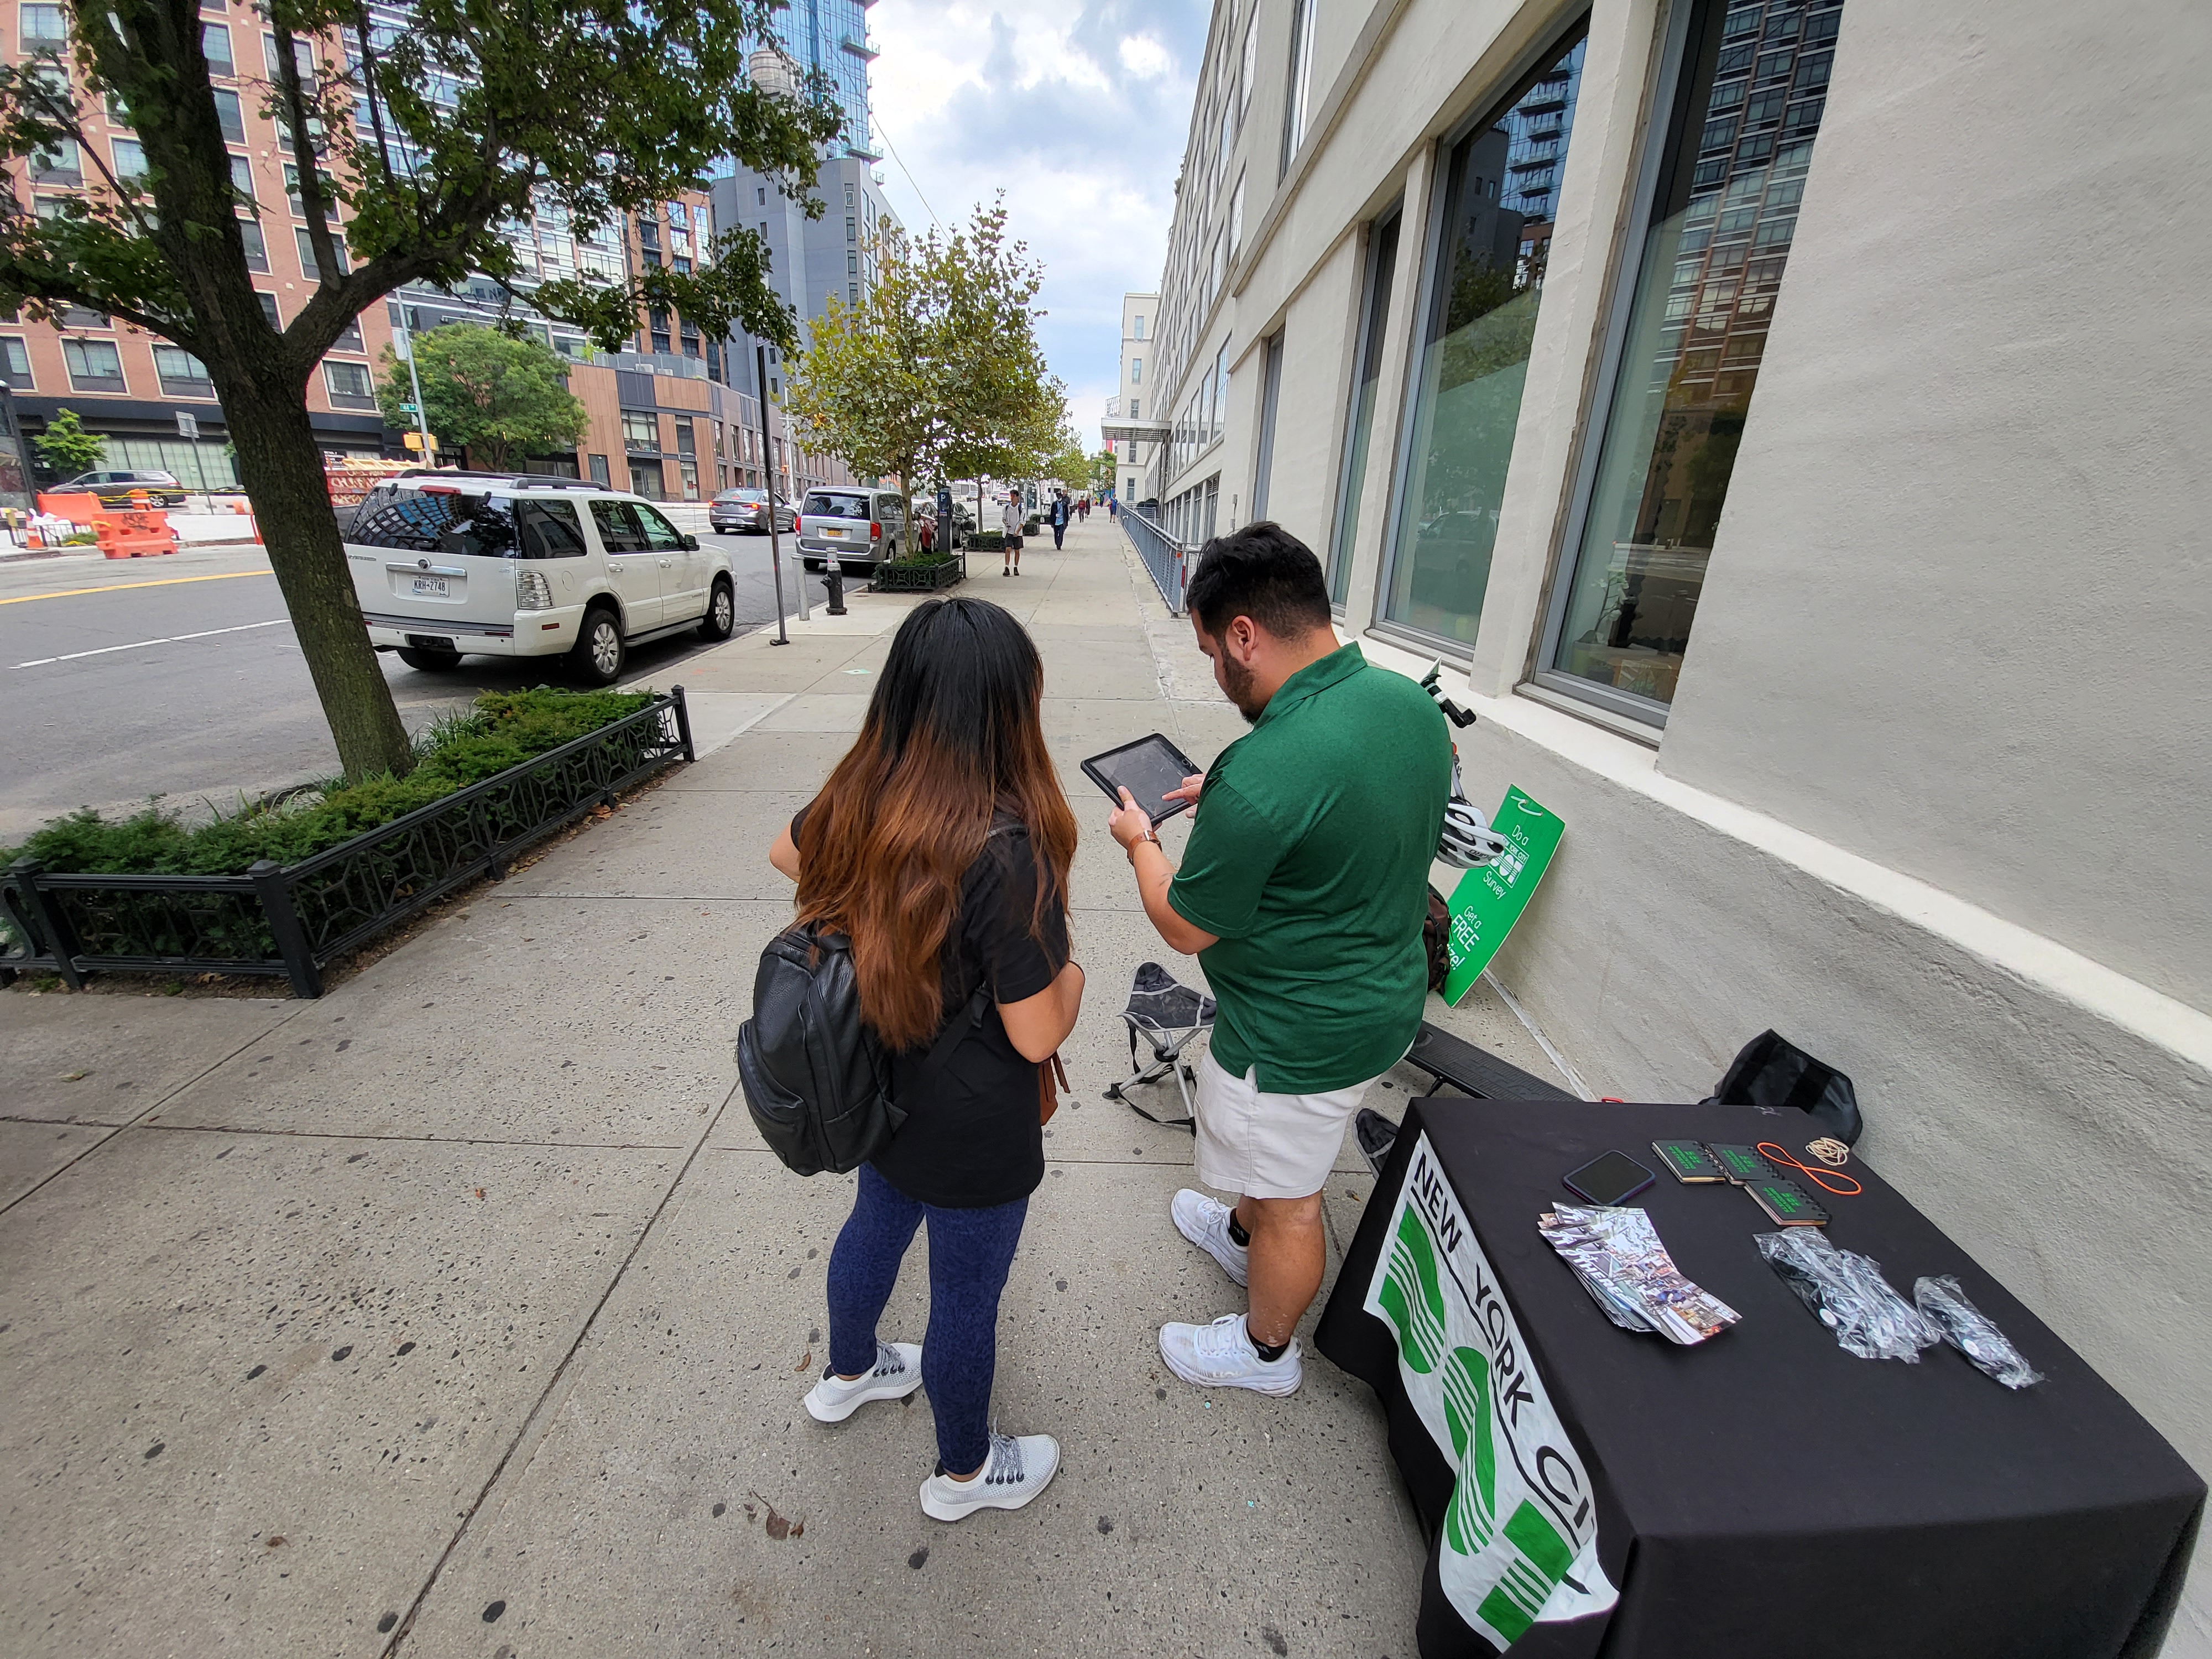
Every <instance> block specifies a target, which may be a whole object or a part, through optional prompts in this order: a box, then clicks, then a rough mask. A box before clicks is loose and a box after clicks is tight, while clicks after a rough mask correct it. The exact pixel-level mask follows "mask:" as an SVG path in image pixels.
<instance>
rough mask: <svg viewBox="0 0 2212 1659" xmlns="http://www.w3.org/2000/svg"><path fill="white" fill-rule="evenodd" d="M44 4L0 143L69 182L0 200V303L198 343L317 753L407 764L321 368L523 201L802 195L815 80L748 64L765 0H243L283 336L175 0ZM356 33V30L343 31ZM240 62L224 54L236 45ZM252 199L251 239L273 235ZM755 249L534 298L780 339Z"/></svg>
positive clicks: (822, 123) (578, 310) (199, 62)
mask: <svg viewBox="0 0 2212 1659" xmlns="http://www.w3.org/2000/svg"><path fill="white" fill-rule="evenodd" d="M64 3H65V4H66V6H67V9H68V14H69V21H70V43H69V46H68V47H67V49H66V50H64V51H61V52H42V53H39V54H34V55H33V56H31V57H30V58H28V59H27V61H26V62H24V63H21V64H11V65H6V66H0V158H15V157H21V156H26V155H31V154H33V152H36V151H52V150H53V149H58V147H59V146H60V144H61V143H62V142H63V141H64V140H73V141H74V142H75V143H76V148H77V150H78V153H79V154H80V155H82V156H83V157H84V158H85V159H86V161H87V163H88V166H89V167H90V168H91V173H90V174H89V175H88V180H87V183H88V189H87V190H86V191H84V192H83V193H82V196H80V197H74V198H71V199H70V200H69V201H67V202H66V203H64V204H63V206H62V207H61V209H60V210H59V212H58V214H57V215H56V216H53V217H47V216H44V215H43V214H30V213H23V212H16V213H11V214H7V215H5V216H0V310H9V309H13V308H15V307H18V306H22V305H27V308H28V310H29V311H30V313H31V314H32V315H33V317H34V318H38V319H41V320H49V319H54V318H56V317H58V315H59V314H60V313H62V312H64V311H65V310H66V309H67V308H68V307H72V306H82V307H87V308H88V309H90V310H94V311H98V312H102V313H106V314H107V315H109V316H112V317H114V318H116V319H119V320H120V321H122V322H125V323H127V324H131V325H136V326H137V327H140V328H143V329H146V330H148V331H150V332H152V333H154V334H156V335H159V336H161V337H162V338H164V339H167V340H171V341H173V342H174V343H176V344H178V345H179V346H180V347H182V348H183V349H185V350H186V351H189V352H191V353H192V354H193V355H194V356H197V357H198V358H199V359H200V361H201V362H204V363H205V364H206V365H207V369H208V373H209V375H210V378H211V379H212V380H214V382H215V388H216V395H217V397H218V398H221V399H222V410H223V417H224V420H225V422H226V423H227V424H228V427H229V429H230V435H231V440H232V441H233V442H234V443H235V444H236V445H237V447H238V470H239V474H240V478H241V479H242V481H243V482H244V483H245V486H246V494H247V495H250V496H251V497H252V501H253V505H254V509H255V513H256V514H257V516H258V520H259V523H260V527H261V531H262V534H263V538H264V540H265V541H266V542H267V544H268V547H269V556H270V563H271V564H272V565H273V566H274V567H275V569H276V579H277V584H278V586H279V587H280V588H281V589H282V590H283V595H284V601H285V605H286V607H287V609H288V610H289V611H290V613H291V617H292V623H293V626H294V628H295V631H296V632H297V635H298V637H299V641H300V646H301V652H302V653H303V654H304V655H305V657H306V659H307V666H308V669H309V671H310V673H311V674H312V676H313V680H314V684H315V690H316V692H317V695H318V696H319V697H320V699H321V702H322V706H323V709H324V713H325V716H326V717H327V718H328V720H329V721H330V725H331V735H332V736H333V737H334V738H336V739H337V750H338V757H339V759H340V761H341V763H343V766H344V768H345V769H346V771H347V772H348V773H349V775H356V776H357V775H363V774H368V773H372V772H391V773H395V774H397V773H404V772H405V771H406V770H408V769H409V768H410V766H411V765H412V763H413V756H412V753H411V750H410V746H409V744H408V739H407V733H406V731H405V729H404V727H403V726H401V724H400V722H399V716H398V713H397V711H396V710H395V709H394V708H393V707H392V695H391V692H390V690H389V689H388V688H387V686H386V683H385V679H384V676H383V674H382V672H381V671H380V670H379V669H378V667H377V665H376V659H375V656H374V653H373V652H372V651H371V650H370V648H369V644H368V635H367V633H366V632H365V631H364V629H362V621H361V613H360V609H359V607H358V605H356V603H355V599H354V592H353V584H352V580H351V579H350V577H349V574H348V572H347V568H346V560H345V554H344V550H343V544H342V543H341V542H340V540H339V536H338V529H337V520H336V517H335V515H334V514H333V513H331V505H330V495H329V491H328V489H327V487H326V485H325V480H324V477H323V465H322V457H321V453H320V451H319V447H318V446H317V444H316V441H315V435H314V431H313V428H312V427H311V426H310V425H309V424H308V420H307V380H308V377H309V375H311V374H313V372H314V369H315V367H316V365H317V363H318V362H320V361H321V359H322V356H323V355H324V353H325V352H326V351H328V350H329V349H331V346H332V345H334V344H335V343H337V337H338V336H339V334H340V333H341V332H343V331H344V329H345V328H346V326H347V325H348V324H349V323H350V322H351V321H352V319H354V317H355V316H356V315H357V314H358V313H360V312H361V311H362V310H363V309H364V308H366V307H368V306H370V305H373V304H374V303H375V302H376V301H378V300H380V299H381V298H382V297H383V296H384V295H386V294H387V293H389V292H390V291H391V290H392V289H395V288H398V287H399V286H400V285H402V284H403V283H415V282H428V283H436V284H441V285H446V286H451V285H453V284H456V283H460V282H461V281H463V280H464V279H465V278H467V277H468V276H471V274H472V273H481V274H483V275H484V276H489V277H491V278H492V279H493V280H495V282H498V283H503V284H507V285H509V286H510V287H512V286H515V285H518V284H521V283H525V282H526V280H527V278H526V273H525V272H524V270H523V268H522V265H521V262H520V258H519V257H518V253H517V251H516V249H515V247H514V246H513V245H511V244H510V243H509V241H508V240H507V232H508V231H509V230H510V229H511V228H512V227H513V224H514V223H515V222H517V221H519V220H520V221H527V220H528V219H529V217H530V216H531V215H532V211H533V210H534V209H543V210H548V211H552V212H557V213H559V214H562V215H565V216H566V217H567V218H568V221H569V222H570V223H571V224H572V225H573V226H574V228H576V229H578V230H579V231H586V232H588V231H590V230H592V229H594V228H597V227H599V226H602V225H606V224H610V223H618V222H622V221H623V218H624V217H625V216H626V215H627V214H629V212H632V211H634V210H638V209H641V208H649V207H651V206H653V204H657V203H659V202H661V201H663V200H665V199H666V198H667V197H671V196H672V195H674V194H675V193H676V192H677V191H680V190H683V189H686V188H693V187H696V186H697V185H699V184H700V183H701V181H702V179H704V177H705V175H706V173H707V169H708V166H709V165H710V164H711V163H712V162H714V161H715V160H716V159H717V158H719V157H723V156H732V157H735V158H736V159H737V160H738V161H739V162H741V163H742V164H744V165H745V166H747V167H753V168H756V169H757V170H759V171H761V172H764V173H770V174H772V175H775V176H776V177H777V178H779V179H781V180H783V181H784V183H785V185H786V188H787V189H789V190H792V191H794V192H795V193H797V194H799V195H800V196H802V197H804V196H805V192H806V191H808V190H809V189H810V188H811V185H812V184H813V181H814V177H815V157H816V147H817V145H819V144H822V143H826V142H827V141H828V140H829V138H831V137H834V136H835V134H836V131H837V130H838V126H839V118H838V117H837V115H836V113H835V111H834V109H833V108H832V107H831V106H830V104H829V100H827V98H826V97H824V96H823V95H822V88H821V86H820V84H819V83H818V82H810V83H809V91H810V94H811V95H806V96H793V95H787V94H784V93H782V92H780V91H777V90H774V89H771V88H768V87H765V86H763V85H761V84H759V83H758V82H756V81H755V80H754V79H753V78H752V77H751V76H749V75H748V74H747V72H746V65H747V62H748V58H749V54H750V50H751V48H752V46H753V45H754V44H755V43H756V42H757V41H759V40H764V39H769V38H771V37H770V32H769V23H770V16H771V13H772V10H773V7H772V5H771V3H770V0H626V3H623V4H620V5H612V4H607V3H605V0H529V3H528V4H526V5H525V6H522V7H520V8H517V7H516V6H514V5H513V4H511V3H508V0H416V3H415V4H413V5H411V6H410V9H409V12H408V20H407V22H406V25H405V27H404V28H398V29H393V28H386V27H377V26H374V25H372V24H371V23H370V21H369V15H368V12H367V10H366V9H364V8H362V6H361V5H360V4H359V3H358V0H257V4H256V6H255V7H254V8H253V9H252V13H251V17H252V24H253V27H252V30H250V31H249V32H248V33H247V34H246V39H247V40H252V38H253V36H254V35H255V34H257V33H259V32H260V31H261V30H262V29H264V28H266V29H267V30H269V31H270V37H271V43H272V47H273V50H272V51H271V52H270V54H269V68H268V71H267V76H268V78H265V79H252V80H248V81H245V82H240V92H241V94H242V95H244V96H247V97H252V98H255V99H257V100H259V102H260V104H261V106H262V107H264V109H266V110H268V111H270V112H272V113H275V114H276V115H277V116H278V117H279V118H280V120H281V123H282V125H280V128H279V136H280V138H281V140H282V142H283V146H284V148H285V152H286V156H287V159H288V160H289V161H290V162H291V163H292V164H293V165H294V166H295V167H296V168H297V169H298V175H299V186H300V189H299V194H300V201H301V206H302V208H303V209H304V213H303V215H302V216H303V217H304V219H305V221H306V225H305V234H306V238H307V241H308V243H309V245H310V246H311V247H312V249H313V255H314V257H313V260H312V262H311V263H312V264H313V267H314V268H313V270H312V271H310V272H309V274H308V279H307V280H308V284H309V292H308V294H307V302H306V303H305V304H304V305H302V306H301V307H299V308H298V309H297V311H296V312H295V313H294V315H293V317H292V319H291V321H290V322H289V324H288V325H286V326H285V327H283V329H281V330H279V329H277V328H276V327H273V326H272V325H270V321H269V319H268V318H267V317H266V315H265V314H264V313H263V311H262V308H261V301H260V300H259V299H258V297H257V296H256V295H255V293H254V289H253V283H252V276H251V274H250V273H249V271H248V270H247V267H246V248H245V242H244V240H243V234H242V233H241V231H240V213H241V212H245V213H258V208H256V207H254V206H252V204H248V203H246V201H245V200H244V199H243V198H241V197H240V195H239V194H238V192H237V191H236V190H235V189H234V186H233V184H232V179H233V173H232V162H231V157H230V154H229V151H228V149H227V148H226V147H225V143H224V137H223V117H222V111H221V110H219V108H218V106H217V105H216V93H215V89H214V88H213V87H212V85H211V84H210V81H209V78H208V63H207V58H206V56H205V53H204V51H203V48H202V45H201V37H200V27H201V25H200V11H199V6H198V3H197V0H64ZM359 28H366V29H367V30H368V33H367V35H366V38H363V37H362V35H359V34H353V33H349V32H350V31H354V30H356V29H359ZM250 55H251V56H252V58H253V59H254V60H255V62H254V63H253V64H251V65H249V64H246V62H245V61H244V60H241V61H240V68H241V69H249V70H250V69H258V67H259V66H260V65H259V59H260V58H261V54H260V53H258V52H252V53H251V54H250ZM224 95H225V96H226V97H229V96H230V95H232V94H229V93H228V92H226V93H225V94H224ZM104 103H112V106H115V107H117V108H118V109H120V110H123V111H127V112H128V117H127V118H128V120H129V122H130V124H131V126H132V127H133V128H135V130H136V131H137V138H138V144H139V149H140V153H141V154H142V155H143V159H144V167H143V171H141V172H134V173H130V174H127V175H118V173H116V172H115V171H114V170H112V169H111V168H110V167H109V166H108V164H107V162H106V160H104V159H103V158H104V156H105V155H106V141H105V139H104V137H103V138H102V139H100V141H98V142H88V141H87V137H86V131H85V129H86V126H87V125H88V122H91V121H93V120H94V118H95V117H96V116H97V114H98V112H100V109H101V107H102V105H103V104H104ZM807 210H808V211H809V212H810V213H812V214H815V215H817V216H818V215H819V213H820V212H821V204H820V203H819V202H818V201H814V200H812V199H811V198H808V200H807ZM276 220H277V224H278V227H279V228H277V229H276V230H274V231H272V232H271V233H270V234H269V236H268V240H270V241H281V242H282V243H284V244H289V242H290V240H291V238H290V237H289V235H286V234H284V233H285V231H286V230H289V223H288V222H286V220H285V219H284V217H283V215H282V214H281V213H278V214H277V215H276ZM767 259H768V255H767V250H766V248H765V246H763V244H762V242H761V241H760V240H759V239H758V238H757V236H755V235H753V234H751V233H750V232H745V231H742V230H739V231H733V232H731V233H727V234H724V235H722V236H720V237H718V238H716V239H715V240H714V246H712V247H711V248H709V249H708V250H706V251H705V252H704V253H703V255H702V257H701V258H699V259H698V261H697V264H696V268H695V269H694V270H690V271H685V272H678V271H675V270H671V269H669V268H667V267H664V266H661V265H658V264H654V265H648V266H647V267H646V268H645V269H644V270H643V271H642V272H641V273H640V274H637V275H635V276H631V277H629V278H628V279H627V280H626V281H621V282H611V283H605V284H601V283H595V282H592V281H591V280H588V279H586V278H584V277H581V276H579V277H574V278H564V279H562V280H558V281H555V282H549V283H544V285H543V286H541V287H539V288H538V289H536V290H535V291H534V293H533V294H532V301H533V302H534V303H535V304H536V305H537V306H538V307H539V308H540V309H541V310H543V311H544V312H546V313H549V314H550V315H554V316H557V317H561V318H563V319H567V320H569V321H571V322H574V323H575V324H577V325H580V326H582V327H583V328H585V329H586V331H588V332H589V333H590V334H591V335H592V337H594V338H595V339H597V340H598V341H599V343H601V344H603V345H605V346H606V347H608V348H609V349H613V348H615V347H616V346H617V345H619V344H620V343H621V342H622V341H623V339H624V338H626V337H629V336H630V335H632V334H634V333H635V332H636V331H637V329H638V326H639V323H638V312H639V308H640V307H641V306H655V307H663V308H665V309H667V310H671V311H678V312H681V313H684V315H685V316H687V317H688V318H690V319H691V320H693V321H695V322H696V323H697V324H698V325H700V327H701V329H702V331H704V332H705V333H706V334H708V336H709V337H720V336H723V335H726V334H729V333H732V332H736V331H739V330H744V331H750V332H752V333H754V334H757V335H763V336H765V337H768V338H769V339H771V340H775V341H776V342H778V343H784V344H788V343H790V341H791V338H792V332H793V319H792V317H791V314H790V313H789V310H788V308H787V307H785V306H783V305H782V304H781V302H780V301H778V300H777V299H776V297H775V295H774V293H773V292H772V291H771V290H770V289H769V286H768V284H767V283H766V281H765V280H764V273H765V270H766V267H767Z"/></svg>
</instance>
